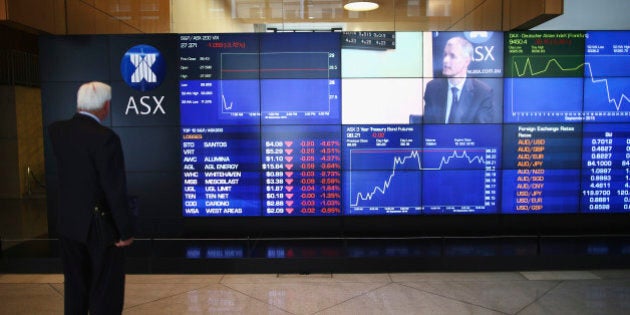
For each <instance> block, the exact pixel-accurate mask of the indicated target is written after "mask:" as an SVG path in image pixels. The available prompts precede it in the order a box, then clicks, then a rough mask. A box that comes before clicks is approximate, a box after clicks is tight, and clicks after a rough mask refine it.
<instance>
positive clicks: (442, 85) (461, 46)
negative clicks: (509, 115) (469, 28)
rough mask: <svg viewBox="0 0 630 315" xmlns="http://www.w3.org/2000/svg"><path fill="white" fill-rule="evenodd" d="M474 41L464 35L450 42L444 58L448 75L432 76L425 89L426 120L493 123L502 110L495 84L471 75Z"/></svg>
mask: <svg viewBox="0 0 630 315" xmlns="http://www.w3.org/2000/svg"><path fill="white" fill-rule="evenodd" d="M472 58H473V45H472V44H471V43H470V42H469V41H467V40H466V39H464V38H462V37H453V38H451V39H449V40H448V41H447V42H446V45H445V47H444V55H443V59H442V74H443V75H444V77H446V79H444V78H438V79H434V80H431V81H430V82H429V83H428V84H427V87H426V91H425V93H424V102H425V106H424V118H423V121H424V123H434V124H451V123H493V122H499V115H498V113H499V111H498V109H497V108H496V104H495V102H494V100H493V98H494V96H493V90H492V88H491V87H490V86H489V85H488V84H486V83H484V82H482V81H481V80H479V79H475V78H468V77H467V71H468V66H469V65H470V62H471V61H472Z"/></svg>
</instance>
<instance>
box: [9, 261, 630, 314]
mask: <svg viewBox="0 0 630 315" xmlns="http://www.w3.org/2000/svg"><path fill="white" fill-rule="evenodd" d="M62 313H63V276H62V275H59V274H0V314H62ZM124 314H363V315H364V314H562V315H565V314H606V315H611V314H630V269H629V270H579V271H578V270H576V271H527V272H525V271H524V272H464V273H461V272H452V273H378V274H203V275H140V274H131V275H128V276H127V286H126V294H125V307H124Z"/></svg>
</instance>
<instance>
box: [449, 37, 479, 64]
mask: <svg viewBox="0 0 630 315" xmlns="http://www.w3.org/2000/svg"><path fill="white" fill-rule="evenodd" d="M446 43H447V45H448V44H456V45H459V46H460V47H461V48H462V50H463V51H464V53H465V54H466V55H468V57H470V58H471V59H472V57H473V54H474V53H475V52H474V47H473V45H472V44H471V43H470V42H469V41H468V40H467V39H465V38H463V37H459V36H458V37H453V38H451V39H449V40H448V41H447V42H446Z"/></svg>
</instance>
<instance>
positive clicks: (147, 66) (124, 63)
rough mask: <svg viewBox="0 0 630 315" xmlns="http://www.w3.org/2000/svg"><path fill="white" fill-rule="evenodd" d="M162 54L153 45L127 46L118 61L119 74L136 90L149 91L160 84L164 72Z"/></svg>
mask: <svg viewBox="0 0 630 315" xmlns="http://www.w3.org/2000/svg"><path fill="white" fill-rule="evenodd" d="M165 68H166V67H165V62H164V58H162V54H161V53H160V51H159V50H157V49H156V48H155V47H153V46H149V45H137V46H133V47H131V48H129V50H127V52H126V53H125V55H124V56H123V58H122V60H121V61H120V74H121V75H122V77H123V80H125V83H127V85H129V86H130V87H131V88H133V89H135V90H138V91H142V92H145V91H150V90H153V89H155V88H157V87H158V86H160V84H162V80H163V79H164V74H165V72H166V71H165Z"/></svg>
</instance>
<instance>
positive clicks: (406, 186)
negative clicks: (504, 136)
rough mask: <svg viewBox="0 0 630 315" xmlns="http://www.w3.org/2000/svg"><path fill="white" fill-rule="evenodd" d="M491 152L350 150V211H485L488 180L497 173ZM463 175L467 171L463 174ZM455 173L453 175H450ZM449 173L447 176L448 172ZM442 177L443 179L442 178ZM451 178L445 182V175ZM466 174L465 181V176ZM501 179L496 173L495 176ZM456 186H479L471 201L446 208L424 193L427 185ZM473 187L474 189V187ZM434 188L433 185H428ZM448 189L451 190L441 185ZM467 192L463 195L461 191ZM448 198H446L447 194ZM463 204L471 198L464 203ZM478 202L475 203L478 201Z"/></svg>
mask: <svg viewBox="0 0 630 315" xmlns="http://www.w3.org/2000/svg"><path fill="white" fill-rule="evenodd" d="M488 150H491V149H488V148H465V149H462V148H431V149H356V150H351V151H350V160H351V169H352V171H350V172H349V173H348V177H349V182H350V185H351V187H350V191H349V192H350V193H349V198H351V200H349V204H350V207H352V208H355V210H356V209H357V208H358V209H360V208H363V207H365V208H368V209H386V210H387V209H400V208H405V209H406V208H413V209H421V208H423V206H429V207H436V206H438V207H442V206H453V207H460V208H462V207H477V208H478V207H484V206H485V205H484V199H485V195H486V194H487V193H486V192H485V190H484V189H485V188H484V187H485V185H484V181H485V179H484V178H485V177H486V176H488V175H491V174H489V171H491V170H492V168H489V167H488V164H492V165H495V164H494V162H495V161H493V163H487V162H488V161H489V160H493V159H496V155H491V154H487V151H488ZM462 170H463V171H462ZM450 171H452V172H450ZM444 172H448V173H444ZM440 173H442V174H440ZM445 174H446V177H444V176H443V175H445ZM462 174H463V178H462V177H461V176H462ZM492 176H494V177H496V174H494V175H492ZM436 179H437V180H438V181H441V182H443V181H444V180H446V181H447V182H451V184H452V183H454V182H457V181H461V180H463V182H466V183H468V184H469V185H470V187H475V188H474V190H476V191H475V192H473V193H471V195H474V197H473V198H472V199H470V198H466V197H464V196H458V197H455V198H452V199H451V200H448V201H447V204H440V205H438V204H436V203H434V202H432V201H433V200H432V198H433V197H431V196H428V195H427V194H425V193H423V192H424V189H423V186H425V185H423V182H425V181H427V180H436ZM471 183H472V184H471ZM428 186H431V184H428ZM442 187H448V186H442ZM459 192H460V193H461V192H462V191H461V190H460V191H459ZM442 195H444V193H442ZM464 199H470V200H466V201H462V200H464ZM473 199H474V200H473Z"/></svg>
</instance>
